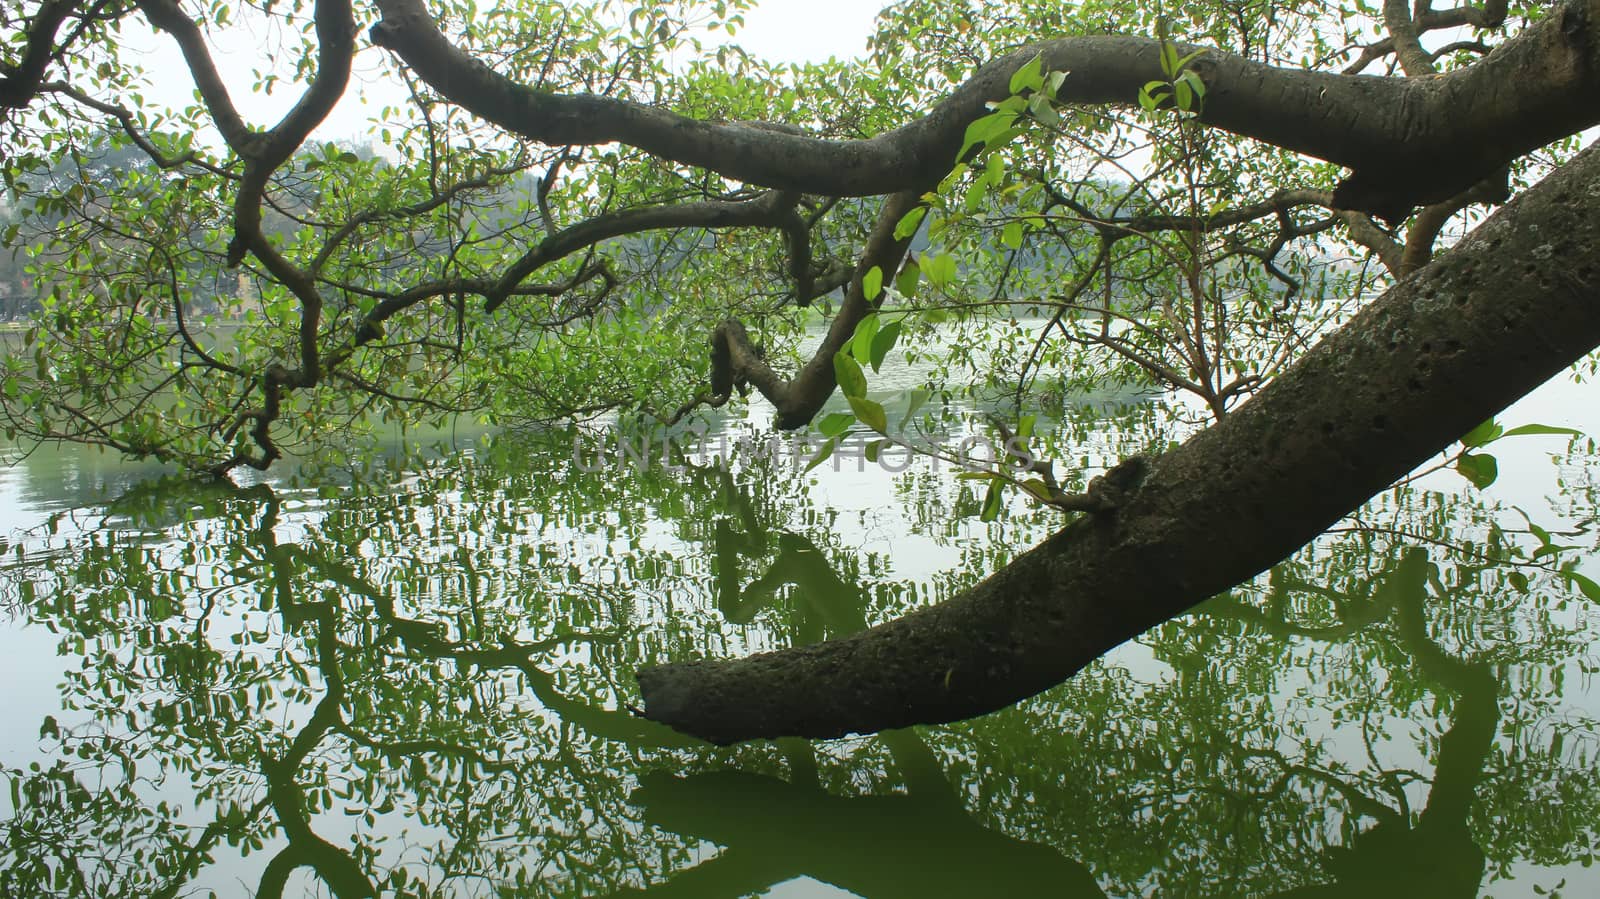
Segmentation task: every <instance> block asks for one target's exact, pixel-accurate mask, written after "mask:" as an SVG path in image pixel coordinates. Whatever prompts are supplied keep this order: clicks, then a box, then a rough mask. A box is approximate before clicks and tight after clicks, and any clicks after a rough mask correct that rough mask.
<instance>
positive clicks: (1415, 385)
mask: <svg viewBox="0 0 1600 899" xmlns="http://www.w3.org/2000/svg"><path fill="white" fill-rule="evenodd" d="M1406 389H1408V390H1410V391H1411V392H1412V393H1418V392H1420V391H1421V390H1422V389H1423V384H1422V381H1421V379H1419V378H1412V379H1411V380H1409V381H1407V382H1406Z"/></svg>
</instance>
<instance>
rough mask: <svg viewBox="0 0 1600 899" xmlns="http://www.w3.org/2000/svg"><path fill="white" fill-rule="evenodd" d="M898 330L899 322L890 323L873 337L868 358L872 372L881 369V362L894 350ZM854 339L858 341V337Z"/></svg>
mask: <svg viewBox="0 0 1600 899" xmlns="http://www.w3.org/2000/svg"><path fill="white" fill-rule="evenodd" d="M900 329H901V324H900V323H899V322H890V323H888V324H887V325H884V326H883V327H882V328H880V329H879V330H878V333H877V334H874V335H873V337H872V347H871V350H870V353H871V356H870V358H871V361H872V370H873V371H874V372H877V371H878V370H880V369H882V368H883V360H884V359H885V358H886V357H887V356H888V355H889V351H890V350H892V349H894V344H895V341H897V340H899V339H900ZM856 339H857V340H859V339H860V336H859V335H858V336H857V338H856Z"/></svg>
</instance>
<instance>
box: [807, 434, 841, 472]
mask: <svg viewBox="0 0 1600 899" xmlns="http://www.w3.org/2000/svg"><path fill="white" fill-rule="evenodd" d="M838 447H839V438H837V437H834V438H832V439H830V440H828V442H826V443H824V444H823V445H822V449H820V450H817V454H816V455H815V456H812V457H811V462H810V463H809V464H807V465H806V468H805V471H810V470H811V469H813V468H816V467H817V466H818V465H821V464H822V463H824V462H826V461H828V457H829V456H831V455H833V451H834V450H835V449H838ZM801 474H805V472H804V471H803V472H801Z"/></svg>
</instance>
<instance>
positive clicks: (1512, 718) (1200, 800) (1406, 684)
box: [0, 376, 1600, 899]
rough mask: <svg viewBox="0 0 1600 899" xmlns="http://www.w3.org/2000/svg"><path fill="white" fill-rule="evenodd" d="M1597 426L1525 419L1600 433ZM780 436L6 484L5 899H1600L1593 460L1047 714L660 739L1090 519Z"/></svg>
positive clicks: (1503, 461) (945, 436) (1508, 449)
mask: <svg viewBox="0 0 1600 899" xmlns="http://www.w3.org/2000/svg"><path fill="white" fill-rule="evenodd" d="M873 386H874V388H875V390H877V391H880V392H879V393H877V394H875V396H877V397H878V398H880V399H883V400H885V401H886V405H887V406H888V407H889V419H890V421H891V422H897V421H899V420H900V418H901V417H902V416H903V415H904V414H905V412H906V409H907V403H906V401H905V398H904V396H903V394H900V393H899V390H900V388H902V387H904V386H907V384H906V383H900V382H897V381H895V380H894V379H893V378H892V377H887V376H886V377H884V378H874V380H873ZM1597 397H1600V394H1597V393H1596V388H1595V387H1594V385H1592V384H1578V383H1574V382H1573V381H1571V380H1570V379H1567V378H1561V379H1558V380H1557V381H1556V382H1552V383H1551V384H1550V385H1547V386H1546V387H1545V388H1543V389H1541V390H1540V391H1539V392H1537V393H1536V394H1534V395H1532V396H1530V397H1529V398H1527V399H1525V400H1524V401H1523V402H1522V403H1520V404H1518V406H1516V407H1514V408H1513V409H1512V410H1510V411H1508V412H1507V413H1505V414H1504V415H1502V416H1501V417H1500V420H1501V421H1502V422H1503V423H1504V424H1505V425H1506V426H1507V427H1510V426H1512V425H1521V424H1527V423H1530V422H1539V423H1543V424H1549V425H1558V426H1566V427H1577V428H1580V429H1582V430H1584V431H1585V432H1586V433H1588V434H1594V435H1600V402H1597ZM837 405H839V407H840V408H842V404H837ZM832 408H834V407H830V409H832ZM972 411H973V410H972V409H971V408H970V407H967V406H962V405H956V406H951V407H947V408H944V409H939V410H937V412H938V414H937V415H935V416H933V417H930V418H929V419H928V420H927V425H926V429H927V431H928V437H927V439H928V440H929V441H931V442H932V443H933V444H934V445H939V446H943V447H946V448H947V449H948V448H949V447H951V446H954V445H955V444H956V442H957V441H959V440H960V439H961V438H962V437H964V436H969V435H972V434H976V433H979V430H978V427H977V424H976V422H975V420H974V418H973V415H972ZM1180 411H1184V410H1176V409H1175V408H1174V407H1173V406H1171V405H1169V404H1168V403H1166V402H1165V401H1162V400H1159V399H1156V398H1150V397H1144V396H1140V395H1138V394H1134V393H1128V394H1123V395H1114V396H1108V397H1102V398H1099V400H1098V401H1096V402H1081V403H1070V404H1069V405H1068V407H1067V408H1066V409H1065V410H1064V411H1063V412H1062V414H1061V415H1060V416H1058V417H1055V418H1052V419H1050V420H1049V421H1048V422H1044V423H1041V431H1043V432H1044V433H1043V434H1042V439H1043V440H1044V445H1045V446H1046V447H1047V448H1048V449H1049V450H1050V453H1051V455H1052V456H1053V457H1055V458H1057V459H1059V460H1060V464H1059V465H1058V469H1060V470H1064V471H1068V472H1071V471H1078V472H1079V473H1080V474H1087V475H1092V474H1094V473H1098V471H1100V470H1103V469H1104V468H1105V467H1107V466H1109V465H1111V464H1114V463H1115V462H1116V461H1117V460H1118V459H1120V458H1122V457H1123V456H1125V455H1127V454H1129V453H1133V452H1139V451H1146V450H1150V449H1152V448H1156V447H1160V446H1162V445H1164V444H1165V443H1166V442H1167V441H1169V440H1171V439H1175V438H1180V437H1181V436H1182V434H1184V433H1186V431H1187V429H1188V428H1190V427H1191V426H1190V425H1186V424H1183V423H1182V422H1183V421H1184V420H1186V418H1187V417H1188V416H1186V415H1183V414H1178V413H1179V412H1180ZM769 414H770V413H769V412H768V411H767V410H766V409H765V408H764V407H762V406H760V405H755V406H752V407H750V408H749V409H748V411H741V410H735V411H733V412H730V413H728V414H726V415H724V416H723V417H720V418H718V419H715V420H714V421H711V422H710V423H709V424H707V425H705V426H704V427H703V428H702V429H701V431H680V432H678V433H677V434H675V435H674V437H673V439H672V441H671V443H672V445H673V446H674V447H676V449H677V450H678V452H671V451H668V452H663V450H662V441H661V440H660V438H659V437H658V438H656V439H654V440H653V441H652V443H651V444H650V451H649V452H648V453H645V452H642V451H639V450H638V449H637V448H638V447H639V444H638V443H637V442H635V443H627V442H626V441H625V440H624V445H626V446H629V447H632V448H634V449H635V452H633V453H631V454H630V453H626V452H624V453H618V451H617V449H618V441H619V440H623V438H619V437H617V436H616V435H615V434H614V433H612V432H610V431H609V430H608V429H605V428H597V429H593V430H591V431H590V432H587V433H583V434H574V433H567V432H547V433H541V434H522V435H516V434H501V435H487V434H483V433H480V432H473V431H471V430H470V429H466V430H462V431H460V432H457V433H456V434H454V435H451V434H448V433H446V434H434V435H429V436H428V438H427V439H426V440H425V441H423V442H424V443H425V444H427V445H426V446H424V447H422V448H420V449H416V448H412V447H409V446H408V445H406V444H405V442H403V441H396V442H393V443H392V444H391V445H388V446H386V447H385V448H384V451H383V452H380V453H375V454H374V455H373V456H372V457H371V458H370V459H368V460H366V461H365V463H364V464H362V465H361V466H358V467H353V468H350V469H340V470H326V469H324V470H312V469H310V468H303V469H298V470H297V469H294V468H292V467H286V468H285V469H284V470H283V471H275V472H273V473H272V474H271V475H270V476H269V477H265V478H259V479H256V480H254V481H252V482H250V483H245V484H240V485H235V486H226V485H224V486H218V485H197V484H194V483H190V482H185V481H182V480H179V479H174V478H171V477H166V478H164V479H163V478H162V475H163V472H162V471H161V470H160V469H159V467H156V466H146V465H135V464H130V463H125V462H122V461H119V460H117V459H115V458H113V457H109V456H105V455H102V454H99V453H95V452H90V451H84V450H81V449H75V448H57V447H43V448H40V449H38V450H36V451H35V452H33V453H31V454H30V455H28V456H27V457H26V458H24V459H23V460H22V461H20V462H18V463H17V464H15V465H13V466H11V467H9V468H0V609H3V610H4V613H5V614H4V615H3V616H0V676H3V678H4V682H5V683H6V685H7V689H6V691H5V693H4V695H3V698H0V710H3V713H4V716H5V719H6V720H7V722H9V726H8V727H6V728H5V729H4V731H0V768H3V769H4V779H5V781H6V788H5V789H4V790H0V833H3V834H4V838H3V841H0V847H3V848H0V895H3V896H17V897H23V896H28V897H32V896H47V895H52V896H53V895H61V896H206V895H216V896H223V897H229V896H246V895H259V896H279V895H282V896H293V897H299V896H325V895H334V896H340V897H346V896H362V895H384V896H440V897H456V896H460V897H476V896H527V897H545V896H550V897H593V896H633V897H646V896H659V897H712V896H729V897H734V896H768V897H783V899H801V897H845V896H860V897H867V899H872V897H938V896H951V897H955V896H962V897H965V896H1036V895H1037V896H1114V897H1140V896H1148V895H1161V896H1180V897H1184V896H1194V897H1201V896H1205V897H1234V896H1238V897H1247V896H1248V897H1255V896H1281V897H1291V896H1293V897H1335V896H1362V897H1375V896H1402V895H1403V896H1438V897H1456V896H1459V897H1476V896H1493V897H1500V899H1504V897H1522V896H1528V897H1531V896H1547V895H1557V894H1559V895H1566V896H1590V895H1600V873H1597V872H1596V871H1595V869H1594V868H1593V867H1592V863H1593V861H1594V858H1595V854H1596V851H1597V848H1600V832H1597V830H1596V826H1595V822H1596V821H1597V820H1600V772H1597V770H1596V764H1595V759H1596V755H1597V753H1600V745H1597V739H1600V738H1597V734H1600V729H1597V727H1596V724H1595V719H1596V716H1597V714H1600V692H1597V688H1596V686H1595V684H1594V673H1595V672H1596V670H1600V660H1597V657H1596V652H1595V649H1594V647H1595V646H1596V644H1597V639H1596V638H1597V637H1600V602H1596V601H1595V600H1594V599H1591V598H1589V597H1586V596H1585V595H1584V593H1583V592H1582V588H1581V585H1580V582H1579V581H1577V580H1575V579H1574V578H1572V577H1570V574H1571V573H1579V574H1586V575H1587V576H1588V577H1591V578H1595V579H1600V539H1597V536H1596V535H1597V528H1596V523H1597V512H1596V508H1597V501H1600V455H1597V451H1596V445H1595V442H1594V440H1591V439H1588V438H1568V437H1565V436H1525V437H1515V438H1508V439H1506V440H1505V441H1503V442H1501V443H1497V444H1494V445H1493V446H1491V447H1489V448H1488V449H1487V450H1486V451H1487V452H1491V453H1493V454H1494V455H1495V456H1496V457H1497V459H1498V462H1499V470H1500V477H1499V479H1498V480H1497V481H1496V482H1495V483H1494V484H1493V485H1492V486H1490V487H1488V488H1487V489H1484V490H1478V489H1475V488H1472V487H1470V486H1469V485H1468V484H1467V483H1466V481H1465V480H1464V479H1463V478H1462V477H1461V476H1459V475H1458V474H1456V473H1455V472H1453V471H1450V470H1441V471H1437V472H1434V473H1431V474H1428V475H1426V476H1424V477H1422V478H1421V479H1419V480H1418V481H1416V482H1415V483H1412V484H1410V485H1408V486H1406V487H1403V488H1401V489H1399V490H1397V491H1394V492H1391V493H1388V494H1385V495H1383V496H1381V497H1379V498H1378V499H1376V500H1374V501H1373V502H1372V503H1371V504H1369V505H1368V506H1367V507H1365V508H1364V509H1362V510H1361V511H1360V512H1358V513H1357V514H1356V515H1354V516H1352V517H1351V518H1350V519H1348V520H1347V521H1345V522H1344V523H1342V524H1341V525H1340V526H1339V527H1337V528H1335V529H1334V530H1333V531H1330V532H1329V533H1328V534H1327V535H1325V536H1324V537H1323V538H1321V539H1320V540H1319V541H1317V542H1316V543H1314V544H1313V545H1312V546H1310V547H1307V548H1306V549H1305V550H1303V551H1301V552H1300V553H1298V554H1297V555H1296V556H1294V557H1293V558H1291V559H1290V560H1288V561H1286V562H1284V563H1283V564H1281V565H1279V566H1278V567H1277V568H1275V569H1274V570H1273V571H1271V572H1270V573H1268V574H1266V575H1263V576H1262V577H1261V578H1259V579H1257V580H1256V581H1255V582H1252V583H1250V584H1247V585H1244V586H1242V587H1240V588H1238V589H1236V590H1234V591H1231V592H1230V593H1228V594H1225V595H1223V596H1219V597H1217V598H1215V599H1213V600H1211V601H1210V602H1208V603H1206V604H1204V605H1203V606H1201V607H1199V608H1198V609H1196V610H1194V611H1193V612H1192V613H1191V614H1189V615H1187V616H1185V617H1183V618H1181V619H1179V620H1176V621H1173V622H1170V623H1168V624H1166V625H1164V626H1162V627H1159V628H1156V629H1155V630H1153V631H1151V632H1149V633H1147V634H1145V635H1144V636H1142V637H1141V638H1139V639H1137V640H1135V641H1132V642H1130V643H1128V644H1126V645H1124V646H1122V647H1120V648H1118V649H1117V650H1116V651H1114V652H1113V653H1111V654H1109V655H1108V656H1106V657H1105V658H1103V659H1102V660H1101V661H1099V662H1098V663H1096V664H1095V665H1093V666H1091V667H1090V668H1089V669H1087V670H1085V671H1084V672H1082V673H1080V674H1079V675H1078V676H1076V677H1074V678H1073V679H1071V680H1070V681H1068V682H1067V683H1065V684H1062V685H1061V686H1059V687H1057V688H1055V689H1052V690H1050V691H1047V692H1046V693H1044V694H1041V695H1039V696H1037V697H1034V698H1033V699H1030V700H1028V701H1026V702H1024V703H1021V704H1019V705H1018V706H1016V707H1014V708H1011V709H1007V710H1005V711H1002V712H998V713H995V714H992V715H989V716H985V717H983V718H979V719H976V720H973V721H969V722H964V723H961V724H956V725H950V726H942V727H930V728H915V729H911V730H905V731H897V732H891V733H885V734H880V735H875V736H863V737H855V738H849V739H844V740H837V741H828V742H816V743H808V742H804V741H798V740H785V741H777V742H763V743H756V744H751V745H745V746H739V747H733V748H727V749H713V748H707V747H704V746H701V745H696V744H694V743H693V741H690V740H688V739H686V738H682V737H680V736H678V735H676V734H674V733H672V732H670V731H667V730H665V729H663V728H661V727H659V726H657V725H654V724H652V723H650V722H646V721H643V720H641V719H639V718H636V717H635V716H633V715H632V714H631V713H630V712H629V708H630V707H631V706H634V705H636V704H637V703H638V702H639V697H638V690H637V687H636V685H635V683H634V681H633V673H634V672H635V671H636V670H637V669H638V668H640V667H641V666H644V665H648V664H653V663H657V662H662V661H667V660H674V659H684V658H691V657H722V656H730V655H740V654H745V653H749V652H754V651H761V650H766V649H774V648H780V647H786V646H792V645H797V644H804V643H809V642H814V641H817V640H823V639H827V638H829V637H832V636H836V635H841V634H845V633H849V632H851V631H853V630H855V629H859V628H861V627H865V626H868V625H870V624H873V623H876V622H880V621H884V620H887V619H889V618H892V617H894V616H896V615H899V614H901V613H903V612H904V611H906V610H908V609H911V608H914V607H918V606H921V605H925V604H928V603H934V602H938V601H940V600H942V599H944V598H947V597H949V596H951V595H953V594H955V593H957V592H959V591H961V590H963V589H964V588H966V587H967V586H969V585H971V584H973V583H975V582H976V581H977V580H978V579H979V578H981V577H982V576H984V575H985V574H986V573H988V572H990V571H992V570H994V569H995V568H996V567H997V566H999V565H1001V564H1004V562H1005V561H1006V560H1007V559H1009V558H1011V557H1012V556H1014V555H1015V554H1017V553H1018V552H1020V551H1021V550H1023V549H1026V548H1027V547H1028V546H1031V545H1032V544H1033V543H1035V542H1037V541H1038V540H1040V539H1042V538H1043V537H1044V536H1045V535H1046V534H1048V533H1049V532H1050V531H1051V530H1053V528H1054V527H1057V526H1059V523H1060V521H1061V519H1060V517H1059V516H1058V515H1057V514H1056V513H1053V512H1050V511H1048V510H1040V509H1037V508H1033V507H1031V506H1030V505H1029V504H1028V503H1026V502H1024V501H1023V500H1022V499H1020V498H1017V497H1015V496H1013V497H1011V498H1010V499H1009V501H1008V503H1007V505H1006V507H1005V510H1004V512H1003V513H1002V514H1001V515H1000V517H999V518H997V519H996V520H993V521H989V522H984V521H981V520H980V518H979V516H978V511H979V508H980V506H981V500H982V492H981V485H979V486H975V485H974V482H971V481H963V480H959V479H957V478H956V477H955V472H954V471H952V470H951V468H950V467H949V466H948V465H944V466H942V467H941V466H936V465H935V464H934V463H933V460H932V459H930V458H928V457H906V456H894V457H892V462H891V464H889V465H887V466H885V465H884V464H881V462H880V463H867V462H866V461H865V460H864V459H862V458H860V453H859V452H851V451H850V450H851V449H852V448H854V449H859V447H860V446H861V445H862V440H864V438H861V437H860V435H856V437H857V439H855V440H854V441H853V442H851V443H847V444H846V445H845V446H844V447H842V448H841V450H840V451H839V452H837V453H835V457H834V458H832V459H830V460H827V461H825V462H824V463H823V464H821V465H820V466H818V467H816V468H815V469H812V470H811V471H809V472H804V471H799V469H803V468H804V465H805V464H806V463H807V462H808V461H809V459H810V455H809V453H808V452H797V451H793V450H792V448H791V447H789V446H788V445H787V444H780V445H777V446H774V445H772V444H770V443H767V442H766V437H767V434H768V431H767V429H766V428H765V427H764V426H763V423H764V422H765V421H766V420H767V417H768V415H769ZM919 416H920V412H919ZM919 416H914V417H913V423H914V422H916V421H919V420H921V419H920V417H919ZM630 439H634V440H637V438H630ZM641 457H642V458H641ZM886 468H887V469H900V468H903V470H886Z"/></svg>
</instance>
